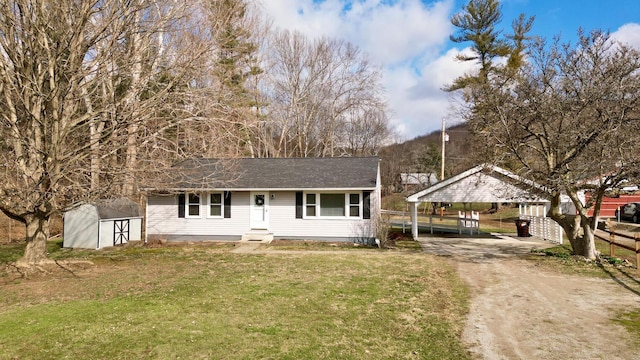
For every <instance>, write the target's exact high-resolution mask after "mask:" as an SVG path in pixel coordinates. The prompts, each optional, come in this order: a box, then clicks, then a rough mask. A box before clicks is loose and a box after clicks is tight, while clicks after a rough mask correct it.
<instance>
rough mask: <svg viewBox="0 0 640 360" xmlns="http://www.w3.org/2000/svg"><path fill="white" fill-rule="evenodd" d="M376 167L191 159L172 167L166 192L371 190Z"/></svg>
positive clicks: (342, 161) (351, 160)
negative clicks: (205, 190) (204, 190)
mask: <svg viewBox="0 0 640 360" xmlns="http://www.w3.org/2000/svg"><path fill="white" fill-rule="evenodd" d="M378 164H379V159H378V158H377V157H335V158H241V159H191V160H185V161H182V162H180V163H178V164H176V165H175V166H174V167H173V169H174V170H175V171H173V173H172V174H170V176H171V177H172V179H171V180H170V182H169V183H168V184H167V185H166V186H165V190H170V189H174V190H178V189H185V190H188V189H247V190H248V189H264V190H267V189H373V188H375V187H376V184H377V179H378ZM150 189H151V188H146V190H150Z"/></svg>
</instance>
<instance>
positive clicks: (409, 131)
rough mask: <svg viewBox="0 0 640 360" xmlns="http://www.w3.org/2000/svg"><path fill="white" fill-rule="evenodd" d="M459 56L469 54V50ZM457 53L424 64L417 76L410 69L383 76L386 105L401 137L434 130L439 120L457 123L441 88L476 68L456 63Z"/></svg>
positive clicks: (447, 96) (469, 63)
mask: <svg viewBox="0 0 640 360" xmlns="http://www.w3.org/2000/svg"><path fill="white" fill-rule="evenodd" d="M462 52H465V53H469V52H470V50H469V49H465V50H463V51H462ZM460 53H461V51H460V50H458V49H450V50H449V51H447V52H446V53H444V54H443V55H442V56H440V57H438V58H436V59H433V60H432V61H430V62H427V63H425V64H424V66H423V67H422V68H420V69H419V75H418V74H416V72H415V71H414V70H413V69H410V68H396V69H394V70H391V71H389V72H387V74H386V76H387V77H388V78H385V83H386V86H387V90H388V94H389V97H390V101H391V102H392V103H393V104H395V108H396V113H395V114H394V115H395V118H396V119H395V120H394V122H393V123H394V124H396V123H402V124H403V125H404V127H403V128H404V133H401V135H404V137H406V138H414V137H416V136H420V135H424V134H426V133H429V132H431V131H433V130H437V129H439V128H440V124H441V121H442V118H446V119H447V124H449V125H451V124H454V123H456V122H458V121H459V119H457V118H455V117H454V116H453V114H451V112H450V109H449V107H450V106H451V104H450V102H449V97H450V96H451V95H450V94H448V93H446V92H444V91H443V90H442V88H444V87H445V86H447V85H449V84H451V83H452V82H453V80H454V79H455V78H457V77H459V76H462V75H464V74H465V73H469V72H472V71H474V69H475V68H476V67H477V65H474V64H472V63H471V62H459V61H457V60H456V59H455V58H456V55H458V54H460ZM389 78H391V79H389ZM403 128H400V129H398V131H401V130H402V129H403Z"/></svg>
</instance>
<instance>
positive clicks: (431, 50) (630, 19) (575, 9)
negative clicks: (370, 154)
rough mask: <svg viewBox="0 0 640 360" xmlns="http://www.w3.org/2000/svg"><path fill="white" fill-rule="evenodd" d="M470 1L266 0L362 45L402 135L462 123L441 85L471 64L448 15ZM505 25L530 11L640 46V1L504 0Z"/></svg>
mask: <svg viewBox="0 0 640 360" xmlns="http://www.w3.org/2000/svg"><path fill="white" fill-rule="evenodd" d="M467 2H468V0H439V1H435V0H262V7H263V8H264V11H265V13H266V14H267V15H268V16H269V17H271V19H272V20H273V22H274V25H276V26H278V27H280V28H283V29H289V30H297V31H300V32H302V33H304V34H306V35H308V36H309V37H311V38H314V37H321V36H329V37H334V38H340V39H344V40H347V41H349V42H351V43H353V44H355V45H357V46H358V47H359V48H360V49H361V50H362V51H363V52H364V53H366V54H367V55H368V57H369V59H370V60H371V61H372V62H373V63H374V64H377V65H378V66H380V67H381V68H382V72H383V80H382V81H383V85H384V87H385V90H386V95H387V100H388V103H389V106H390V110H391V127H392V128H393V129H394V130H395V132H396V133H397V135H398V139H397V140H398V141H402V140H408V139H413V138H415V137H417V136H421V135H425V134H428V133H430V132H432V131H435V130H439V129H440V128H441V126H442V121H443V119H444V120H445V122H446V124H447V126H450V125H454V124H457V123H460V119H459V118H458V117H457V116H456V115H455V113H454V112H453V111H452V106H453V103H452V102H451V100H450V98H451V96H450V95H448V94H447V93H445V92H444V91H442V90H441V89H442V88H443V87H444V86H446V85H447V84H450V83H451V82H452V81H453V79H455V78H457V77H459V76H461V75H463V74H465V73H466V72H469V71H470V70H472V65H471V64H469V63H461V62H458V61H456V60H455V55H456V54H458V53H460V52H464V51H468V48H467V47H468V46H469V44H456V43H453V42H451V41H450V40H449V35H451V34H453V33H454V32H455V28H454V27H453V25H451V22H450V19H451V16H452V15H453V14H455V13H456V12H459V11H461V9H462V7H463V6H464V5H465V4H466V3H467ZM500 3H501V4H502V13H503V20H502V25H503V26H504V27H505V30H507V31H508V30H510V28H511V21H512V20H513V19H515V18H517V17H518V16H519V14H521V13H525V14H526V15H529V16H535V22H534V26H533V29H532V31H531V34H532V35H539V36H543V37H546V38H548V39H551V38H552V37H554V36H556V35H559V36H560V37H561V40H562V41H571V42H575V40H576V37H577V36H576V33H577V31H578V29H579V28H582V29H584V30H585V31H591V30H594V29H601V30H605V31H609V32H610V33H611V35H612V37H615V38H616V39H618V40H620V41H623V42H626V43H629V44H631V45H632V46H634V47H636V48H638V49H640V1H638V0H610V1H603V0H502V1H500Z"/></svg>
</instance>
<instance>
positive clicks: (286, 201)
mask: <svg viewBox="0 0 640 360" xmlns="http://www.w3.org/2000/svg"><path fill="white" fill-rule="evenodd" d="M272 194H273V195H274V197H273V198H272V199H271V202H270V218H269V220H270V222H269V230H270V232H271V233H273V236H274V237H276V238H309V239H313V238H341V239H347V238H362V237H372V236H374V235H373V234H372V232H371V230H370V227H371V226H370V225H371V220H364V219H348V218H345V219H322V218H316V219H296V193H295V192H294V191H292V192H272ZM374 198H375V192H372V193H371V212H372V217H373V213H374V209H375V207H374V204H375V201H374Z"/></svg>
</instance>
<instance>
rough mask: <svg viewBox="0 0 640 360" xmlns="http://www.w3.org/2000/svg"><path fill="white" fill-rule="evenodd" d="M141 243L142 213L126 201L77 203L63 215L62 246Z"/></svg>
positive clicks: (77, 246) (89, 246)
mask: <svg viewBox="0 0 640 360" xmlns="http://www.w3.org/2000/svg"><path fill="white" fill-rule="evenodd" d="M140 240H142V210H141V209H140V206H139V205H138V204H137V203H135V202H133V201H131V200H129V199H126V198H120V199H103V200H97V201H95V202H92V203H85V204H78V205H77V206H75V207H73V208H71V209H69V210H68V211H66V212H65V213H64V218H63V235H62V247H65V248H81V249H102V248H105V247H110V246H116V245H124V244H126V243H127V242H129V241H140Z"/></svg>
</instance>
